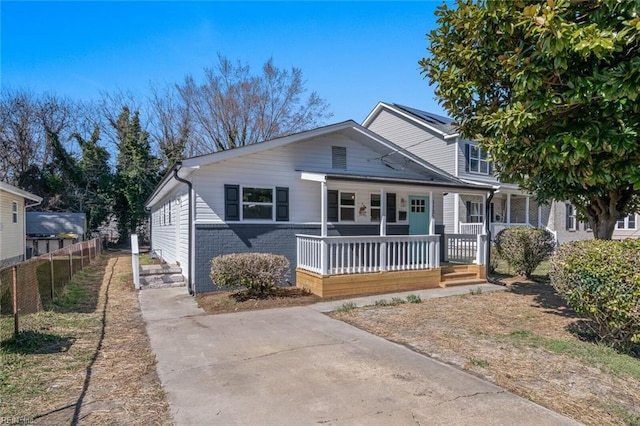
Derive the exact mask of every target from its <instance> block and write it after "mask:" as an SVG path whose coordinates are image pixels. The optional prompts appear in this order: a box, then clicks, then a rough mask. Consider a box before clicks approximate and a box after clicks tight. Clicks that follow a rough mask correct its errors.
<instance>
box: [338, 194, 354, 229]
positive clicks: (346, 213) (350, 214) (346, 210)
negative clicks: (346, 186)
mask: <svg viewBox="0 0 640 426" xmlns="http://www.w3.org/2000/svg"><path fill="white" fill-rule="evenodd" d="M340 220H341V221H343V220H344V221H349V222H353V221H355V220H356V194H355V193H354V192H340Z"/></svg>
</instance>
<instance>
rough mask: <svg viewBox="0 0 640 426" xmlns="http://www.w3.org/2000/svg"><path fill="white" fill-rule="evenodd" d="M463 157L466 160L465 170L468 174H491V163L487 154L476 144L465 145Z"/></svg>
mask: <svg viewBox="0 0 640 426" xmlns="http://www.w3.org/2000/svg"><path fill="white" fill-rule="evenodd" d="M465 154H466V155H465V156H466V158H467V164H466V170H467V171H468V172H470V173H478V174H482V175H488V174H490V173H491V168H492V167H491V161H490V160H489V158H488V156H487V152H486V151H485V150H483V149H482V148H481V147H480V146H478V145H476V144H466V146H465Z"/></svg>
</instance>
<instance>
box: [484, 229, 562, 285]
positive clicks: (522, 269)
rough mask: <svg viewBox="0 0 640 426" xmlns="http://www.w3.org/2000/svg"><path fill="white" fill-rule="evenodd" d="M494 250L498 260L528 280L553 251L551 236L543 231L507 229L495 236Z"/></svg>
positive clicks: (553, 245)
mask: <svg viewBox="0 0 640 426" xmlns="http://www.w3.org/2000/svg"><path fill="white" fill-rule="evenodd" d="M495 242H496V248H497V249H498V254H499V255H500V258H501V259H503V260H504V261H506V262H507V263H508V264H509V265H510V266H511V267H512V268H513V270H514V272H515V273H516V274H518V275H521V276H523V277H527V278H530V277H531V274H532V273H533V271H534V270H535V269H536V267H537V266H538V265H539V264H540V263H541V262H542V261H543V260H545V259H546V258H548V257H549V256H550V255H551V254H552V253H553V250H554V249H555V241H554V239H553V235H552V234H551V233H550V232H549V231H547V230H545V229H534V228H525V227H519V228H507V229H503V230H502V231H500V232H498V235H496V239H495Z"/></svg>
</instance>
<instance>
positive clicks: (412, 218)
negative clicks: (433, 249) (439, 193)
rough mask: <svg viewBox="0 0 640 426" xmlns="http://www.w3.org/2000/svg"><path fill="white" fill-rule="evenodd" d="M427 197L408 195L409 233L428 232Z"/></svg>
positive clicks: (424, 233) (419, 233)
mask: <svg viewBox="0 0 640 426" xmlns="http://www.w3.org/2000/svg"><path fill="white" fill-rule="evenodd" d="M429 219H430V217H429V197H417V196H413V195H412V196H410V197H409V235H426V234H428V233H429Z"/></svg>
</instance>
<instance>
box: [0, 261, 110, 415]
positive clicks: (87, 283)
mask: <svg viewBox="0 0 640 426" xmlns="http://www.w3.org/2000/svg"><path fill="white" fill-rule="evenodd" d="M105 266H106V258H101V259H99V260H98V262H94V264H93V265H91V266H87V267H86V268H85V269H84V270H83V271H81V272H79V273H77V274H76V275H75V276H74V277H73V280H72V281H71V282H70V283H69V284H68V285H67V286H66V288H64V290H63V289H62V288H61V289H60V290H59V291H58V292H57V293H56V298H55V299H54V300H53V301H52V302H50V303H48V304H46V305H45V308H46V309H47V310H45V311H44V312H39V313H36V314H30V315H23V316H20V318H19V320H20V332H19V333H18V334H15V335H14V333H13V325H14V324H13V317H1V318H0V367H1V368H0V395H2V404H0V418H3V417H4V418H12V417H21V418H25V419H32V418H33V416H35V415H36V414H38V413H37V412H36V411H39V410H40V409H41V408H40V407H39V406H37V404H36V405H34V404H33V401H34V400H35V399H36V398H37V399H45V400H46V399H48V398H61V399H62V398H64V399H66V400H68V399H69V396H68V395H64V394H63V393H64V392H65V391H64V389H65V388H64V386H60V387H52V385H53V384H56V383H57V382H58V381H60V380H61V377H63V376H64V377H68V376H70V375H75V374H80V375H83V374H84V371H85V369H86V367H87V360H89V359H90V358H91V356H92V354H93V352H94V351H95V344H86V343H85V342H88V341H91V340H92V339H93V336H95V335H99V332H100V327H101V321H100V317H99V315H98V314H97V313H87V311H94V310H95V306H96V301H97V298H98V291H99V289H100V284H101V283H102V278H103V275H104V270H105Z"/></svg>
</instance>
